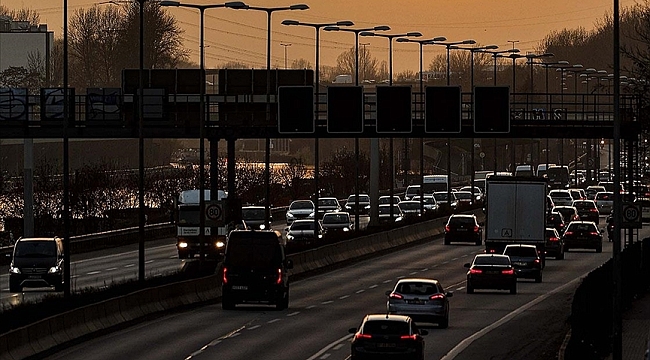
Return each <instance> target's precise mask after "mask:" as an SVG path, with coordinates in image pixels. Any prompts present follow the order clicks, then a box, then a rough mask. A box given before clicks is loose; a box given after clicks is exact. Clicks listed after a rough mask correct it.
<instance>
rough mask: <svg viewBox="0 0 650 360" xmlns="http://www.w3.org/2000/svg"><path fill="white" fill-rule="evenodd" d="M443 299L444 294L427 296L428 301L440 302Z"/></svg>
mask: <svg viewBox="0 0 650 360" xmlns="http://www.w3.org/2000/svg"><path fill="white" fill-rule="evenodd" d="M444 298H445V295H444V294H433V295H431V296H429V300H442V299H444Z"/></svg>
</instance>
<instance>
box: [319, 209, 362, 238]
mask: <svg viewBox="0 0 650 360" xmlns="http://www.w3.org/2000/svg"><path fill="white" fill-rule="evenodd" d="M321 225H322V226H323V229H325V231H327V235H328V236H330V235H333V234H336V233H346V232H349V231H352V230H353V229H354V223H353V222H352V219H351V218H350V214H348V213H346V212H342V211H339V212H330V213H327V214H325V215H323V220H322V221H321Z"/></svg>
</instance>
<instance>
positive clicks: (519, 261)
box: [503, 244, 543, 283]
mask: <svg viewBox="0 0 650 360" xmlns="http://www.w3.org/2000/svg"><path fill="white" fill-rule="evenodd" d="M503 255H508V256H509V257H510V263H512V267H514V268H515V274H516V275H517V278H526V279H535V282H538V283H539V282H542V267H543V265H542V259H541V258H540V257H539V254H538V253H537V247H535V245H525V244H508V245H506V248H505V249H504V250H503Z"/></svg>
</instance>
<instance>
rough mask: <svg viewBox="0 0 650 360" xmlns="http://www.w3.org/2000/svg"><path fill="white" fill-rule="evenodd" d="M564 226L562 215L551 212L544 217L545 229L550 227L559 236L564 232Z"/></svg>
mask: <svg viewBox="0 0 650 360" xmlns="http://www.w3.org/2000/svg"><path fill="white" fill-rule="evenodd" d="M565 226H566V224H565V223H564V218H563V217H562V214H560V213H559V212H551V213H550V214H548V216H546V227H552V228H554V229H555V230H557V232H558V233H559V234H562V233H563V232H564V227H565Z"/></svg>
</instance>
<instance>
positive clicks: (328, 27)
mask: <svg viewBox="0 0 650 360" xmlns="http://www.w3.org/2000/svg"><path fill="white" fill-rule="evenodd" d="M323 30H325V31H339V30H341V29H340V28H339V27H338V26H325V27H324V28H323Z"/></svg>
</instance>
